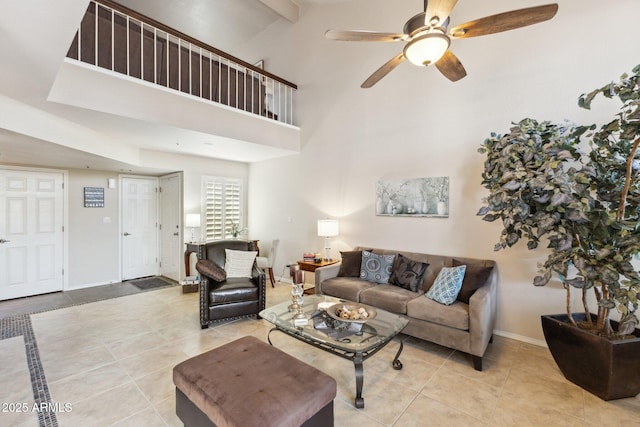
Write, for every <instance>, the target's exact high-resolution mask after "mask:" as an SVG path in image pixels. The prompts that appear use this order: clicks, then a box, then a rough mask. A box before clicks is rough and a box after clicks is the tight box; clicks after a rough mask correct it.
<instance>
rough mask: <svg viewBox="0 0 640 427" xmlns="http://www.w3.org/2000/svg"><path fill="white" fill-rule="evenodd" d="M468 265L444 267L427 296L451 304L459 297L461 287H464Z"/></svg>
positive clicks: (441, 302)
mask: <svg viewBox="0 0 640 427" xmlns="http://www.w3.org/2000/svg"><path fill="white" fill-rule="evenodd" d="M466 269H467V266H466V265H461V266H459V267H442V270H440V272H439V273H438V277H436V280H435V282H433V285H432V286H431V288H430V289H429V291H428V292H427V294H426V296H427V298H430V299H432V300H434V301H436V302H439V303H440V304H444V305H451V304H453V303H454V302H455V300H456V298H458V294H459V293H460V288H462V280H463V279H464V272H465V271H466Z"/></svg>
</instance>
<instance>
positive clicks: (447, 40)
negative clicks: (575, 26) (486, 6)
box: [325, 0, 558, 88]
mask: <svg viewBox="0 0 640 427" xmlns="http://www.w3.org/2000/svg"><path fill="white" fill-rule="evenodd" d="M456 3H458V0H424V10H425V11H424V12H422V13H419V14H417V15H416V16H414V17H413V18H411V19H409V20H408V21H407V23H406V24H404V32H403V33H381V32H377V31H340V30H328V31H327V32H326V33H325V37H326V38H328V39H330V40H343V41H368V42H407V43H406V44H405V46H404V50H403V51H402V52H400V53H399V54H398V55H396V56H394V57H393V58H392V59H391V60H390V61H389V62H387V63H386V64H384V65H383V66H382V67H380V68H379V69H378V70H376V71H375V72H374V73H373V74H372V75H371V76H370V77H369V78H368V79H367V80H365V81H364V83H362V85H361V86H360V87H362V88H370V87H371V86H373V85H374V84H376V83H377V82H378V81H380V79H382V78H383V77H384V76H386V75H387V74H389V73H390V72H391V71H392V70H393V69H394V68H396V67H397V66H398V65H400V63H402V62H403V61H404V60H405V59H408V60H409V61H410V62H411V63H412V64H414V65H418V66H424V67H426V66H428V65H431V64H435V65H436V68H438V70H439V71H440V72H441V73H442V74H443V75H444V76H445V77H446V78H448V79H449V80H451V81H453V82H455V81H458V80H460V79H461V78H463V77H465V76H466V75H467V71H466V70H465V69H464V67H463V66H462V63H461V62H460V60H459V59H458V58H457V57H456V56H455V55H454V54H453V53H452V52H451V50H449V46H450V45H451V40H452V39H464V38H468V37H478V36H484V35H487V34H494V33H500V32H503V31H509V30H515V29H516V28H520V27H526V26H527V25H533V24H537V23H539V22H543V21H547V20H549V19H551V18H553V17H554V16H555V14H556V12H557V11H558V4H557V3H553V4H547V5H544V6H535V7H528V8H525V9H518V10H512V11H510V12H504V13H499V14H497V15H491V16H486V17H484V18H480V19H476V20H474V21H469V22H467V23H464V24H461V25H456V26H454V27H451V28H449V15H450V14H451V11H452V10H453V8H454V7H455V5H456Z"/></svg>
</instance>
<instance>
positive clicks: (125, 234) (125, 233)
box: [123, 231, 131, 236]
mask: <svg viewBox="0 0 640 427" xmlns="http://www.w3.org/2000/svg"><path fill="white" fill-rule="evenodd" d="M123 236H131V234H129V233H127V232H126V231H125V232H124V234H123Z"/></svg>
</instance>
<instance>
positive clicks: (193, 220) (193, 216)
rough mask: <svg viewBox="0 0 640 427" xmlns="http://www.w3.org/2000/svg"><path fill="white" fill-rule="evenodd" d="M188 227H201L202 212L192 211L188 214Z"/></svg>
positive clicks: (186, 224) (186, 223) (186, 220)
mask: <svg viewBox="0 0 640 427" xmlns="http://www.w3.org/2000/svg"><path fill="white" fill-rule="evenodd" d="M184 222H185V226H186V227H200V214H197V213H190V214H187V218H186V219H185V221H184Z"/></svg>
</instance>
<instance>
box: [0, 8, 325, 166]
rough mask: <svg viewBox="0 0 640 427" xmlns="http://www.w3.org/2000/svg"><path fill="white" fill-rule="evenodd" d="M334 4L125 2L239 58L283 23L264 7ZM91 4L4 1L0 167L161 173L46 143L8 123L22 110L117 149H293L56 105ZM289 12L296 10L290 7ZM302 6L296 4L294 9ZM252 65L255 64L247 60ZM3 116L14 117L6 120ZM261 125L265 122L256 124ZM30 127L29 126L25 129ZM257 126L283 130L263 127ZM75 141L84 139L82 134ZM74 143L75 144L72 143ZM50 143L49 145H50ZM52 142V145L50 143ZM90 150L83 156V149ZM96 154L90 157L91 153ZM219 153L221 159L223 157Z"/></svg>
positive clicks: (265, 152)
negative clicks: (55, 93) (238, 54)
mask: <svg viewBox="0 0 640 427" xmlns="http://www.w3.org/2000/svg"><path fill="white" fill-rule="evenodd" d="M321 2H325V3H329V2H332V1H331V0H329V1H326V0H324V1H321V0H295V2H292V0H154V1H148V0H120V3H121V4H123V5H124V6H126V7H129V8H131V9H133V10H136V11H138V12H140V13H142V14H143V15H147V16H149V17H151V18H153V19H156V20H157V21H159V22H163V23H165V24H167V25H169V26H170V27H173V28H175V29H177V30H179V31H181V32H183V33H185V34H188V35H190V36H193V37H195V38H197V39H200V40H202V41H203V42H205V43H207V44H210V45H212V46H214V47H217V48H219V49H221V50H224V51H227V52H228V53H230V54H232V55H233V53H234V49H235V48H236V46H240V45H242V44H243V43H245V42H246V41H248V40H250V39H251V38H253V37H254V36H255V35H257V34H259V33H260V32H261V31H262V30H264V29H265V28H266V27H268V26H269V25H271V24H272V23H274V22H275V21H276V20H280V19H284V18H282V16H281V15H279V14H278V13H276V12H275V11H274V10H272V9H271V8H269V7H267V6H266V5H265V4H264V3H271V4H277V3H280V5H286V3H298V4H302V3H321ZM87 4H88V0H83V1H78V0H56V1H55V2H51V1H50V0H30V1H24V0H4V1H3V13H2V14H0V58H2V59H0V75H2V79H0V163H11V164H31V165H39V166H50V167H64V168H77V167H89V168H92V169H102V170H105V169H106V170H116V171H117V170H126V171H133V172H138V173H161V172H163V171H159V170H153V169H149V168H146V167H144V166H143V165H141V164H140V163H136V162H132V163H127V162H126V161H122V158H118V157H117V156H114V157H115V158H114V159H113V158H112V159H110V158H109V157H111V156H110V155H108V153H106V154H107V155H103V156H100V155H96V154H97V153H98V152H100V151H99V150H98V151H96V150H91V149H87V148H88V146H83V144H82V143H80V142H73V143H72V142H69V143H68V142H67V140H68V139H69V138H68V135H66V139H61V140H57V141H56V140H54V139H53V138H48V137H44V136H43V135H41V134H39V133H38V130H37V129H34V130H33V131H25V130H24V129H26V128H28V126H26V123H21V122H20V120H18V122H16V121H15V117H14V118H13V119H14V121H13V122H10V121H9V118H8V116H10V115H11V112H13V111H15V110H16V107H19V108H20V109H22V108H23V107H24V108H25V109H26V110H28V111H31V112H32V114H31V115H25V116H24V117H23V118H22V121H23V122H30V124H31V127H33V123H34V120H38V118H39V117H40V116H41V115H45V116H46V117H47V120H48V119H49V118H60V121H61V122H62V123H66V124H74V125H77V126H76V128H77V129H74V132H76V133H77V132H82V131H84V130H86V131H87V134H90V133H93V134H96V133H97V134H100V137H101V138H102V137H104V138H105V140H110V141H113V143H114V145H130V146H131V147H135V148H137V149H154V150H160V151H167V152H175V153H182V154H191V155H198V156H205V157H215V158H224V159H227V160H236V161H243V162H253V161H260V160H264V159H268V158H273V157H278V156H282V155H290V154H292V153H294V152H296V150H295V149H294V150H292V149H291V147H278V146H270V145H269V144H267V145H261V144H260V143H257V142H256V141H251V140H249V141H247V140H237V139H234V138H235V137H236V136H235V135H228V134H222V137H221V136H220V135H221V134H220V133H218V132H217V131H216V130H215V129H196V128H193V127H192V128H188V127H186V128H185V127H181V126H178V125H176V124H175V123H174V124H167V123H157V122H153V121H151V120H141V119H139V118H137V117H131V116H129V117H127V116H126V115H124V114H122V115H121V114H118V113H117V112H114V111H108V109H100V108H88V107H87V106H84V105H80V104H79V103H73V102H67V100H64V99H63V98H64V97H58V98H57V99H56V100H55V101H56V102H52V97H51V95H52V90H53V89H52V88H54V87H55V85H56V81H57V80H58V79H59V78H60V75H61V74H60V71H61V69H64V66H63V65H64V64H63V61H64V57H65V55H66V51H67V49H68V47H69V45H70V42H71V40H72V38H73V35H74V34H75V31H76V29H77V26H78V23H79V22H80V19H81V18H82V16H83V14H84V11H85V10H86V6H87ZM289 6H291V4H289ZM296 6H297V5H296ZM248 60H249V61H250V60H251V58H248ZM3 108H4V109H5V110H4V111H7V112H9V114H4V115H3V114H2V111H3ZM254 121H256V122H261V121H264V122H268V121H267V120H261V119H254ZM23 125H25V126H23ZM258 126H259V127H260V126H262V127H264V126H279V127H282V126H280V125H274V124H272V123H268V124H265V123H259V124H258ZM77 136H78V139H81V138H80V135H77ZM71 139H73V138H71ZM45 140H47V141H45ZM52 142H53V143H52ZM85 149H86V151H88V152H86V151H85ZM90 153H93V154H90ZM220 153H223V154H222V155H221V154H220Z"/></svg>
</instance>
